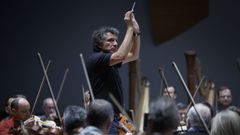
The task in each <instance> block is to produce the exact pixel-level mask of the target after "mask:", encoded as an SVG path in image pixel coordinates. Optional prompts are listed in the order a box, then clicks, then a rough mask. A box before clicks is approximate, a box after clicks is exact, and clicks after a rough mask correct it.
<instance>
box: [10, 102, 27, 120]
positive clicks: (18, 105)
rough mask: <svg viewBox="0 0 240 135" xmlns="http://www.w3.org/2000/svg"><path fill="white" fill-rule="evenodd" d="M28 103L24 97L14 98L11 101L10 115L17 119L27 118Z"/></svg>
mask: <svg viewBox="0 0 240 135" xmlns="http://www.w3.org/2000/svg"><path fill="white" fill-rule="evenodd" d="M29 111H30V104H29V102H28V101H27V99H25V98H15V99H14V100H13V101H12V102H11V112H12V116H13V117H14V118H15V119H17V120H26V119H28V118H29V115H30V113H29Z"/></svg>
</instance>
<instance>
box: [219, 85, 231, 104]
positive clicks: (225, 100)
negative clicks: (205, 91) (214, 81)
mask: <svg viewBox="0 0 240 135" xmlns="http://www.w3.org/2000/svg"><path fill="white" fill-rule="evenodd" d="M218 103H219V104H220V105H222V106H229V105H230V104H231V103H232V93H231V90H230V89H229V88H228V87H226V86H222V87H220V88H219V90H218Z"/></svg>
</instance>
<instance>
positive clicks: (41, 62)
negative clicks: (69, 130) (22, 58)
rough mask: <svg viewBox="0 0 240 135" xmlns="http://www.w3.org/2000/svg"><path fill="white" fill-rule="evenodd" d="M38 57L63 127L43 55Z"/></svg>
mask: <svg viewBox="0 0 240 135" xmlns="http://www.w3.org/2000/svg"><path fill="white" fill-rule="evenodd" d="M37 55H38V58H39V60H40V64H41V67H42V70H43V73H44V76H45V78H46V81H47V85H48V88H49V92H50V94H51V97H52V99H53V104H54V106H55V109H56V112H57V116H58V118H59V121H60V124H61V125H62V119H61V115H60V112H59V109H58V106H57V102H56V98H55V96H54V94H53V90H52V86H51V83H50V81H49V78H48V75H47V72H46V69H45V66H44V64H43V60H42V57H41V54H40V53H39V52H38V53H37Z"/></svg>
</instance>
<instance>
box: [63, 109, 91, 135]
mask: <svg viewBox="0 0 240 135" xmlns="http://www.w3.org/2000/svg"><path fill="white" fill-rule="evenodd" d="M86 117H87V114H86V111H85V110H84V109H83V108H82V107H80V106H75V105H71V106H68V107H67V108H66V109H65V110H64V112H63V129H64V134H65V135H73V134H78V133H80V132H81V131H82V130H83V128H84V127H85V126H86Z"/></svg>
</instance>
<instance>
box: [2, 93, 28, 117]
mask: <svg viewBox="0 0 240 135" xmlns="http://www.w3.org/2000/svg"><path fill="white" fill-rule="evenodd" d="M15 98H25V99H26V97H25V96H24V95H20V94H18V95H11V96H9V97H7V98H6V99H5V108H4V109H5V110H4V113H3V115H2V116H1V117H2V118H1V120H8V119H10V118H11V116H12V112H11V103H12V101H13V100H14V99H15Z"/></svg>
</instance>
